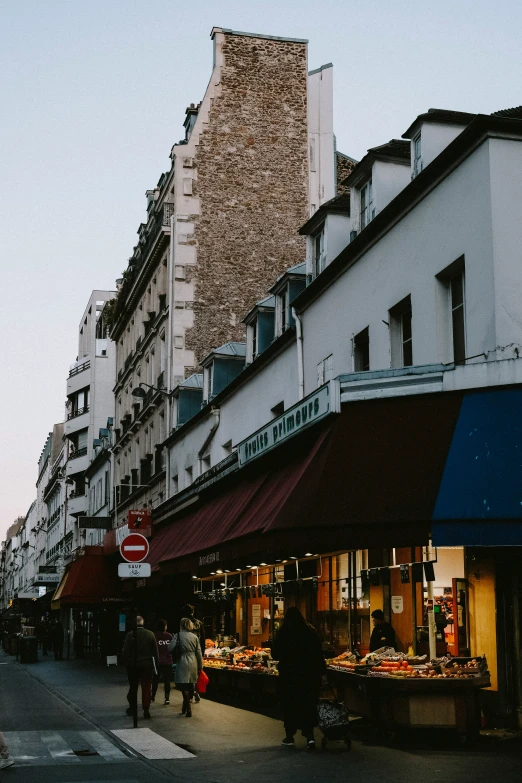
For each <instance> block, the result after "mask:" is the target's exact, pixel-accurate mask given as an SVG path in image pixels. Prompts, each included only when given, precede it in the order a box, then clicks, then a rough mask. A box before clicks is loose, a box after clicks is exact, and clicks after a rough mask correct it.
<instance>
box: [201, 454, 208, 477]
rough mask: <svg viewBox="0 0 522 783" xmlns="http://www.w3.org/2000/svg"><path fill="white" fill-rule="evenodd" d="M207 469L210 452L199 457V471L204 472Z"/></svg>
mask: <svg viewBox="0 0 522 783" xmlns="http://www.w3.org/2000/svg"><path fill="white" fill-rule="evenodd" d="M207 470H210V454H205V456H204V457H201V472H202V473H205V471H207Z"/></svg>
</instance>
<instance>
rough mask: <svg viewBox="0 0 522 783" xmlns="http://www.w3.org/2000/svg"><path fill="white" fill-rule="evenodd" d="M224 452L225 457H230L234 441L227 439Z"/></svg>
mask: <svg viewBox="0 0 522 783" xmlns="http://www.w3.org/2000/svg"><path fill="white" fill-rule="evenodd" d="M222 448H223V452H224V454H225V457H228V455H229V454H232V441H231V440H227V442H226V443H223V446H222Z"/></svg>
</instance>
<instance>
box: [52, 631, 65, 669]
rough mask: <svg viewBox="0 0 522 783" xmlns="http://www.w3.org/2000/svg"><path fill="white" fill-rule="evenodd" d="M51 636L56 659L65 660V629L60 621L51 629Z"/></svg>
mask: <svg viewBox="0 0 522 783" xmlns="http://www.w3.org/2000/svg"><path fill="white" fill-rule="evenodd" d="M51 638H52V640H53V651H54V660H55V661H63V641H64V630H63V625H62V624H61V623H60V622H57V623H54V625H53V627H52V630H51Z"/></svg>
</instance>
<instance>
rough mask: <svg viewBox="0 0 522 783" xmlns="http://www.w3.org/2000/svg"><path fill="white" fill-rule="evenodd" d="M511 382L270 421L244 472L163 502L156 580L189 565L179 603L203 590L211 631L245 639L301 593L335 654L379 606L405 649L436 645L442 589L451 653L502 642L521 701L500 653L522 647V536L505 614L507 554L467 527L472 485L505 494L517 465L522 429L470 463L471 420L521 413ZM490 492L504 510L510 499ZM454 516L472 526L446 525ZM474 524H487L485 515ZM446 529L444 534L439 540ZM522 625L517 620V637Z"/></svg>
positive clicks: (442, 625) (499, 685) (365, 638)
mask: <svg viewBox="0 0 522 783" xmlns="http://www.w3.org/2000/svg"><path fill="white" fill-rule="evenodd" d="M509 391H510V390H500V391H496V392H487V393H486V392H473V393H463V392H455V393H448V394H444V395H442V394H425V395H418V396H412V397H396V398H388V399H382V398H380V399H374V400H367V401H361V402H356V403H350V404H348V405H346V406H343V408H342V410H341V412H339V413H333V414H332V415H329V416H325V417H324V418H323V419H322V420H321V421H319V422H318V423H314V424H312V425H311V426H309V427H307V428H304V429H302V430H300V431H299V432H298V433H297V434H296V433H292V435H291V437H289V438H287V439H283V440H282V442H281V443H279V444H277V447H272V445H273V444H272V445H271V444H270V441H269V440H267V439H266V438H265V437H264V434H263V432H262V431H259V432H258V433H254V435H253V436H252V437H251V438H250V439H248V443H249V444H250V445H249V447H248V448H247V447H246V446H245V447H243V448H242V444H239V447H238V451H239V459H240V468H239V469H238V470H235V471H231V472H229V473H228V475H226V477H224V478H222V479H221V480H216V481H214V482H213V483H212V486H210V487H209V488H208V489H206V490H205V491H204V492H200V493H199V494H198V495H196V496H195V497H194V498H192V499H190V498H189V499H186V500H185V499H184V503H183V504H182V505H181V504H180V507H179V508H176V507H175V508H174V509H173V510H172V511H170V510H169V508H167V509H166V510H162V509H160V510H159V512H156V516H155V529H154V536H153V538H152V543H151V562H152V566H153V580H152V582H153V583H154V582H155V583H156V584H163V585H164V586H165V587H166V588H167V590H170V588H169V587H168V585H169V580H173V579H175V580H176V584H177V588H176V590H177V592H176V595H175V597H174V598H173V600H174V602H176V601H177V600H178V596H179V605H181V602H182V600H183V602H185V601H186V600H187V596H188V595H190V597H191V599H192V601H191V602H192V603H195V604H196V607H197V609H196V612H197V614H198V616H199V617H200V618H201V619H203V621H204V624H205V631H206V634H207V636H208V637H209V638H210V639H212V640H213V641H218V643H223V642H224V641H226V642H228V643H229V644H230V645H231V644H232V643H236V642H240V643H241V644H248V645H251V646H257V647H263V646H264V645H266V644H267V643H268V642H269V641H270V639H271V637H272V636H273V634H274V633H275V632H276V631H277V628H278V625H279V623H280V622H281V617H282V616H283V614H284V612H285V610H286V609H287V608H288V606H291V605H297V606H299V607H300V608H301V609H302V611H303V613H304V614H305V616H306V617H307V619H308V620H309V621H310V622H312V623H313V624H314V625H315V626H316V628H317V629H318V631H319V633H320V635H321V639H322V641H323V646H324V649H325V652H326V653H328V654H330V653H331V654H337V653H339V652H341V651H343V650H346V649H349V650H353V651H357V652H358V653H359V654H361V655H364V654H365V653H366V652H367V651H368V644H369V637H370V633H371V629H372V624H371V617H370V615H371V612H372V611H373V610H374V609H382V610H383V612H384V615H385V618H386V620H387V621H389V622H391V624H392V626H393V628H394V630H395V633H396V638H397V649H398V650H402V651H403V652H405V653H406V652H407V651H408V650H411V651H412V652H414V653H418V654H420V655H422V654H425V653H427V652H428V612H429V611H431V610H432V603H433V612H434V616H435V620H436V636H437V648H436V652H437V655H438V656H442V655H448V654H449V655H466V654H468V655H475V656H476V655H482V654H486V656H487V661H488V665H489V669H490V672H491V686H490V688H489V691H488V693H490V694H493V697H492V699H491V701H495V703H496V706H495V708H494V711H493V713H492V714H494V715H495V716H498V713H499V711H500V712H502V710H504V712H506V709H505V707H503V706H502V699H503V698H505V696H504V697H503V696H501V695H497V694H498V693H499V689H500V690H501V691H502V692H503V693H504V694H506V693H507V690H506V689H507V687H508V683H509V682H512V681H513V679H514V678H515V677H516V676H517V675H516V674H515V672H516V671H517V669H516V667H514V666H513V664H509V665H506V664H504V663H502V664H499V659H500V656H501V655H504V653H503V652H502V650H508V648H509V650H511V652H510V654H511V656H512V658H513V660H516V655H517V654H518V655H519V647H520V645H519V639H520V636H519V621H518V620H517V622H514V620H515V619H516V618H514V617H513V616H512V612H513V611H515V612H516V611H519V610H518V609H516V607H515V609H514V610H511V609H510V608H509V602H508V598H509V596H510V595H512V594H513V589H515V588H516V589H515V593H516V595H518V596H519V595H520V584H519V582H518V581H517V579H518V577H517V563H518V559H517V558H518V554H517V553H518V550H513V549H510V558H511V560H513V558H514V560H513V563H512V565H511V566H510V568H509V569H506V570H505V571H504V572H503V579H504V581H506V580H507V582H509V585H508V584H507V583H506V586H505V596H506V600H505V607H504V610H503V611H504V615H503V614H502V613H500V614H499V613H498V609H499V603H498V601H499V600H500V598H501V594H500V593H498V588H499V586H500V580H499V579H498V578H497V577H496V576H495V574H496V573H497V572H498V559H496V555H494V553H493V551H492V550H491V551H490V552H489V553H485V552H484V550H483V549H482V550H480V549H478V547H477V546H476V545H477V543H479V542H477V541H475V540H473V541H469V540H465V539H464V538H463V537H462V536H461V535H460V533H461V532H462V531H461V529H460V527H459V524H461V523H462V524H466V521H467V517H466V514H467V513H469V509H468V506H469V504H470V498H471V496H472V495H473V501H474V502H475V500H476V499H477V492H481V491H482V489H483V488H484V486H487V487H488V488H489V489H488V492H490V490H491V488H492V487H493V486H494V487H496V492H497V494H498V493H499V492H500V493H502V492H503V490H502V486H504V484H505V481H504V484H503V483H502V481H501V477H500V475H499V472H500V473H502V467H501V465H502V463H503V462H504V461H510V462H511V463H513V460H514V455H513V454H512V453H511V451H512V450H513V448H516V447H518V441H517V440H516V439H515V442H513V437H512V436H511V441H510V442H511V443H512V446H511V447H510V448H511V451H510V449H508V452H509V453H507V452H506V448H505V446H504V445H503V446H502V449H500V456H499V450H498V449H497V450H496V453H495V457H496V460H495V461H494V460H492V459H490V458H489V457H488V459H489V462H488V461H487V460H486V455H484V461H483V463H482V464H481V469H482V470H483V473H482V475H481V476H480V477H477V476H475V475H474V474H473V472H472V470H471V472H470V473H469V476H468V475H463V474H462V465H463V464H467V461H466V460H468V458H469V460H468V461H471V451H474V453H473V460H474V461H475V463H477V462H479V463H480V460H477V459H475V457H477V454H478V452H477V451H476V444H472V446H471V447H470V446H469V442H470V441H469V438H470V436H469V432H472V431H480V427H477V426H475V425H476V423H477V417H479V418H480V421H482V422H484V421H485V420H486V421H487V422H489V423H488V426H487V436H488V437H490V436H491V438H490V443H492V442H493V439H492V437H493V432H494V431H499V432H500V433H502V432H503V431H504V430H505V427H504V425H503V424H502V421H504V422H508V421H509V418H510V415H511V414H513V410H512V405H513V404H514V400H513V399H512V397H511V395H510V393H509ZM491 394H495V395H499V396H498V397H497V398H495V404H494V405H492V400H491V399H486V397H487V396H488V395H491ZM517 394H520V392H517ZM492 411H493V413H492ZM495 411H496V412H497V413H495ZM499 411H500V412H501V419H502V420H501V421H499V420H498V416H497V414H498V413H499ZM506 412H507V415H506ZM290 413H292V411H290ZM488 417H489V418H488ZM277 421H279V420H277ZM294 421H295V419H294ZM473 422H475V424H474V426H473V427H471V424H473ZM470 427H471V429H470ZM491 430H492V431H493V432H491ZM511 431H512V432H513V427H511ZM465 435H466V437H467V438H468V441H467V442H466V441H465ZM517 437H518V436H517ZM521 443H522V440H521ZM463 444H464V445H463ZM463 448H466V449H468V451H467V452H466V453H465V456H466V459H464V457H463V452H462V450H463ZM470 448H471V450H469V449H470ZM254 450H255V451H256V453H255V454H254ZM499 464H500V467H499ZM459 470H460V474H459ZM507 475H508V478H507V479H506V480H510V479H509V474H507ZM459 476H460V479H459ZM512 479H514V477H513V476H511V480H512ZM455 481H457V482H459V481H460V482H461V488H460V489H459V491H457V490H456V488H455ZM514 485H515V486H516V487H517V490H513V488H512V487H511V488H509V490H506V491H507V492H508V494H509V496H510V497H514V495H513V493H515V494H516V492H517V491H518V486H519V485H518V484H516V482H514ZM462 487H463V488H464V489H462ZM477 487H479V488H480V489H478V490H477ZM473 493H474V494H473ZM490 496H491V497H492V496H493V493H491V492H490ZM448 499H451V501H452V503H453V506H450V505H449V500H448ZM455 500H457V505H455ZM482 500H483V498H482ZM517 503H518V504H519V505H520V501H518V500H517ZM459 504H460V505H459ZM482 506H483V508H485V510H486V511H487V512H488V513H491V514H498V513H499V508H498V504H497V505H492V506H491V508H488V506H487V505H486V506H485V507H484V503H482ZM471 508H473V504H472V505H471ZM441 509H442V511H441ZM502 513H504V512H502ZM510 513H511V514H512V518H511V520H510V524H511V527H510V531H511V532H510V533H509V535H510V536H511V537H512V536H513V535H515V536H517V535H518V534H519V531H520V527H519V525H520V522H519V520H518V519H514V517H515V514H514V513H513V509H512V508H511V506H510ZM516 513H518V514H519V516H520V512H519V511H517V512H516ZM448 524H449V525H450V530H451V531H453V533H454V532H455V530H456V529H458V532H459V536H457V537H456V536H454V535H452V536H450V537H449V538H448V536H447V535H445V536H442V535H441V530H443V529H444V525H446V526H447V525H448ZM494 524H495V525H496V526H497V531H501V530H504V528H505V525H504V527H503V526H502V525H501V524H500V521H499V520H498V519H497V518H496V519H495V521H494ZM455 526H457V527H455ZM467 530H469V531H470V530H474V531H475V533H474V535H481V533H480V525H476V524H469V525H468V528H467ZM477 531H478V533H477ZM446 532H447V528H446ZM503 534H504V535H508V533H507V532H506V531H505V530H504V533H503ZM432 535H433V537H434V541H433V543H434V544H435V545H436V546H433V547H432V548H429V546H430V538H431V536H432ZM470 544H474V545H475V546H473V548H472V547H471V546H470ZM504 552H505V553H506V552H507V550H504ZM492 559H493V561H494V562H492ZM511 560H510V562H511ZM515 561H516V563H515ZM478 563H480V567H478V566H477V564H478ZM507 574H510V575H511V576H509V579H508V576H507ZM428 580H429V582H430V583H431V586H432V587H433V599H432V601H431V600H430V599H429V598H428ZM515 582H516V585H515ZM514 585H515V587H514ZM517 591H518V592H517ZM170 595H171V597H172V593H170ZM171 605H172V602H171ZM519 605H520V604H517V605H516V606H519ZM510 613H511V614H510ZM174 619H176V618H174ZM510 624H511V625H510ZM510 627H512V629H513V634H512V636H511V638H505V637H506V631H507V633H508V634H509V628H510ZM497 637H498V640H497ZM500 637H502V639H501V638H500ZM517 645H518V647H517ZM486 701H487V699H486ZM511 709H512V710H515V711H516V709H517V708H516V706H514V707H511ZM495 720H496V718H495Z"/></svg>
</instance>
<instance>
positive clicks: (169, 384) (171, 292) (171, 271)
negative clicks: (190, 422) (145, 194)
mask: <svg viewBox="0 0 522 783" xmlns="http://www.w3.org/2000/svg"><path fill="white" fill-rule="evenodd" d="M174 225H175V215H171V216H170V248H169V288H168V293H169V320H168V334H167V383H166V386H167V391H168V392H170V391H171V390H172V329H173V322H174ZM171 406H172V398H171V396H170V394H169V396H168V397H167V438H168V437H170V416H171ZM166 462H167V469H166V473H167V480H166V481H165V495H166V500H168V499H169V497H170V449H169V448H167V460H166Z"/></svg>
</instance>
